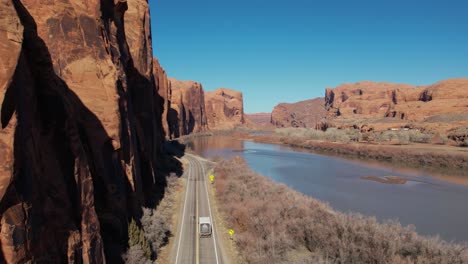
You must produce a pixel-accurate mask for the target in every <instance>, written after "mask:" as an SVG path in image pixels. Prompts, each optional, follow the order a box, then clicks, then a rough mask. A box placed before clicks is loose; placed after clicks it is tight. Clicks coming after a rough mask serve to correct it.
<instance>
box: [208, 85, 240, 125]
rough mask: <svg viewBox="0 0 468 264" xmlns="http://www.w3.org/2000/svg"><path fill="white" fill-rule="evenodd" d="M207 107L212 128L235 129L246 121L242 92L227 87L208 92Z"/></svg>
mask: <svg viewBox="0 0 468 264" xmlns="http://www.w3.org/2000/svg"><path fill="white" fill-rule="evenodd" d="M205 107H206V115H207V119H208V126H209V127H210V129H214V130H223V129H233V128H235V127H237V126H240V125H243V124H244V123H245V120H244V102H243V99H242V93H241V92H238V91H235V90H232V89H227V88H219V89H216V90H214V91H210V92H206V94H205Z"/></svg>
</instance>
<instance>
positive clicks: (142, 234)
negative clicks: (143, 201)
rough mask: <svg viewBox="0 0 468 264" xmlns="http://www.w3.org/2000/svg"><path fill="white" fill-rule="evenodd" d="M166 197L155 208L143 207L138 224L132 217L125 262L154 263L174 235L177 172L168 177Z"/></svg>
mask: <svg viewBox="0 0 468 264" xmlns="http://www.w3.org/2000/svg"><path fill="white" fill-rule="evenodd" d="M166 181H167V186H166V188H165V192H164V198H163V199H162V200H161V202H160V203H159V205H158V206H157V207H156V208H155V209H151V208H142V210H143V215H142V217H141V219H140V220H139V222H140V224H137V222H136V221H135V220H133V219H132V221H131V222H130V225H129V229H128V234H129V241H128V244H129V249H128V251H127V252H126V254H125V255H124V256H123V257H124V260H125V263H152V261H153V260H155V259H156V258H157V256H158V255H159V252H160V249H161V247H163V246H164V245H166V244H167V243H168V241H169V237H170V236H171V235H172V230H174V229H173V228H174V227H173V226H171V222H172V216H173V214H174V210H173V208H174V207H175V199H176V195H175V194H176V190H177V187H178V186H179V184H180V182H179V179H178V177H177V176H175V174H171V175H170V176H169V177H166Z"/></svg>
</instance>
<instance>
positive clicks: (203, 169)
mask: <svg viewBox="0 0 468 264" xmlns="http://www.w3.org/2000/svg"><path fill="white" fill-rule="evenodd" d="M195 159H197V158H195ZM197 161H198V162H200V161H199V160H197ZM201 167H202V171H203V181H204V182H205V192H206V198H207V200H208V210H209V211H210V218H211V219H212V221H213V227H212V228H213V244H214V250H215V256H216V264H219V261H218V249H217V247H216V233H215V224H214V218H213V216H212V215H211V206H210V196H209V195H208V187H207V186H206V179H205V178H206V175H205V167H204V166H203V164H202V166H201Z"/></svg>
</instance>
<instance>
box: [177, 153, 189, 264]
mask: <svg viewBox="0 0 468 264" xmlns="http://www.w3.org/2000/svg"><path fill="white" fill-rule="evenodd" d="M189 164H190V161H189ZM190 172H191V170H190V169H189V170H188V175H187V186H186V187H185V201H184V209H183V211H182V222H180V233H179V242H178V243H177V253H176V260H175V263H176V264H177V263H179V262H178V260H179V250H180V241H181V240H182V233H183V231H184V220H185V207H186V205H187V196H188V195H187V194H188V187H189V185H190Z"/></svg>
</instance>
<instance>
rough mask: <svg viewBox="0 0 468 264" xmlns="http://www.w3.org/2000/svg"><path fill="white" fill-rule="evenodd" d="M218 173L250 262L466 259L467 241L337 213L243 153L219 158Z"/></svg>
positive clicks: (224, 202) (222, 197) (221, 194)
mask: <svg viewBox="0 0 468 264" xmlns="http://www.w3.org/2000/svg"><path fill="white" fill-rule="evenodd" d="M215 173H216V175H217V176H216V177H217V180H216V182H215V188H216V197H217V199H218V202H219V204H220V206H221V208H222V209H223V211H224V214H225V215H227V216H228V217H227V218H228V219H227V222H228V224H230V225H231V226H233V227H234V230H235V232H236V234H235V242H236V243H237V246H238V248H239V249H240V251H241V253H242V254H243V255H244V256H245V258H246V259H247V261H248V262H249V263H468V252H467V250H466V249H467V246H466V245H463V246H462V245H457V244H451V243H447V242H444V241H441V240H439V239H437V238H425V237H422V236H419V235H418V234H416V233H415V231H414V230H413V229H412V228H410V227H402V226H401V225H400V224H398V223H396V222H387V223H378V222H377V221H376V219H375V218H371V217H364V216H361V215H356V214H353V215H351V214H343V213H339V212H335V211H333V210H332V209H331V208H330V207H328V206H327V205H326V204H324V203H322V202H320V201H318V200H315V199H312V198H310V197H307V196H305V195H302V194H300V193H298V192H296V191H293V190H291V189H289V188H287V187H286V186H284V185H280V184H276V183H274V182H273V181H271V180H270V179H268V178H266V177H263V176H261V175H258V174H255V173H254V172H252V171H251V170H250V169H249V168H248V167H247V164H246V163H245V161H243V160H242V159H240V158H239V157H236V158H234V159H232V160H228V161H221V162H219V163H218V164H217V166H216V168H215Z"/></svg>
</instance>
